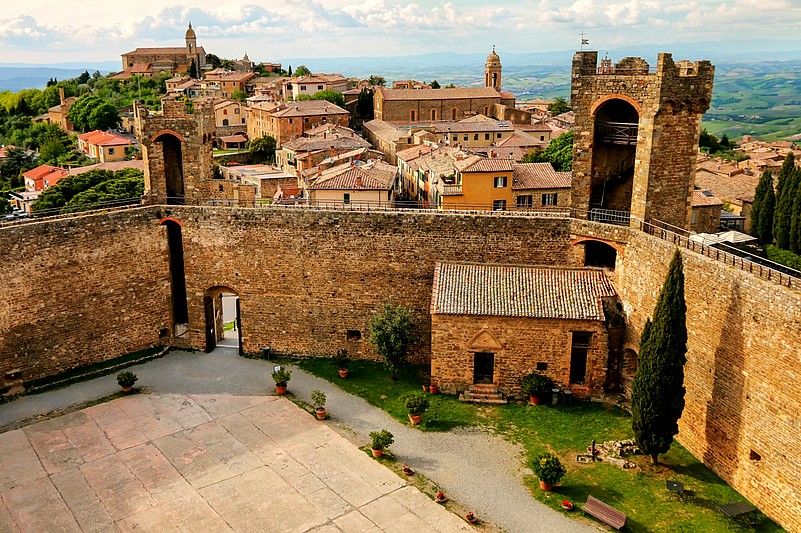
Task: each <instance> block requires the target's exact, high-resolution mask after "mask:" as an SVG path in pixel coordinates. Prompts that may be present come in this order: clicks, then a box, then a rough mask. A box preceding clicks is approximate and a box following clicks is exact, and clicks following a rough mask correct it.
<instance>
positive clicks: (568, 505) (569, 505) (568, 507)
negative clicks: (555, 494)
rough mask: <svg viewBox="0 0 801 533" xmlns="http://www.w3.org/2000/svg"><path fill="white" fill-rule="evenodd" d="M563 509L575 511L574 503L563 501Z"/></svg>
mask: <svg viewBox="0 0 801 533" xmlns="http://www.w3.org/2000/svg"><path fill="white" fill-rule="evenodd" d="M562 509H564V510H565V511H572V510H573V502H571V501H570V500H562Z"/></svg>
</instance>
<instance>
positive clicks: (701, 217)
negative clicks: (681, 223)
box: [690, 189, 723, 233]
mask: <svg viewBox="0 0 801 533" xmlns="http://www.w3.org/2000/svg"><path fill="white" fill-rule="evenodd" d="M722 209H723V202H721V201H720V199H719V198H717V197H715V195H714V194H713V193H712V192H711V191H708V190H701V189H695V190H694V191H693V198H692V212H691V213H690V230H691V231H694V232H696V233H716V232H718V231H720V215H721V210H722Z"/></svg>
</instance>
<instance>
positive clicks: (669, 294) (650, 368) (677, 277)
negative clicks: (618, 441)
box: [631, 249, 687, 464]
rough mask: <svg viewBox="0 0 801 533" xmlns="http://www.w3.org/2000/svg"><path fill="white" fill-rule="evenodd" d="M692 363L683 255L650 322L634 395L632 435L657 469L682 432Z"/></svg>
mask: <svg viewBox="0 0 801 533" xmlns="http://www.w3.org/2000/svg"><path fill="white" fill-rule="evenodd" d="M686 362H687V305H686V302H685V300H684V271H683V268H682V259H681V253H680V252H679V250H678V249H677V250H676V253H675V254H674V255H673V260H672V261H671V262H670V268H669V270H668V274H667V277H666V278H665V283H664V285H663V286H662V292H661V293H660V294H659V299H658V300H657V302H656V308H655V309H654V320H653V322H651V320H650V319H648V320H647V321H646V324H645V327H644V328H643V332H642V336H641V337H640V357H639V365H638V366H637V372H636V374H635V375H634V380H633V382H632V392H631V414H632V429H633V430H634V438H635V440H636V441H637V445H638V446H639V447H640V449H641V450H642V451H643V453H646V454H648V455H650V456H651V460H652V461H653V463H654V464H658V463H659V455H660V454H664V453H666V452H667V451H668V450H669V449H670V445H671V444H672V443H673V437H674V436H675V435H676V434H677V433H678V432H679V425H678V421H679V418H681V413H682V411H684V393H685V389H684V364H685V363H686Z"/></svg>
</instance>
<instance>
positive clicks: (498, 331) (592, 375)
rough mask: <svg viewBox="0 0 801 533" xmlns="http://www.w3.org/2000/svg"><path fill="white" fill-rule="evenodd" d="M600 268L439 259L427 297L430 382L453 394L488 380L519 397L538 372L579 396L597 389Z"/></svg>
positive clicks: (608, 288) (606, 285)
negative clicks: (527, 379) (522, 387)
mask: <svg viewBox="0 0 801 533" xmlns="http://www.w3.org/2000/svg"><path fill="white" fill-rule="evenodd" d="M615 298H616V292H615V289H614V287H612V284H611V282H610V281H609V279H608V278H607V277H606V274H605V273H604V272H603V271H602V270H600V269H589V268H583V269H581V268H551V267H535V266H518V265H497V264H477V263H457V262H437V263H436V265H435V267H434V282H433V288H432V295H431V309H430V311H431V383H432V384H438V385H439V386H440V388H441V389H442V391H443V392H446V393H449V394H457V393H459V392H462V391H464V390H467V389H469V388H470V387H471V386H473V385H474V384H492V385H495V386H496V387H498V388H499V389H500V390H501V391H502V392H503V393H505V394H507V395H512V396H518V397H519V396H520V395H521V392H520V380H521V378H522V377H523V376H525V375H526V374H530V373H532V372H538V373H541V374H544V375H546V376H548V377H550V378H551V379H552V380H553V382H554V384H555V386H557V387H559V388H562V389H569V390H571V391H572V392H573V394H575V395H576V396H587V395H593V394H598V393H600V392H602V390H603V386H604V384H605V382H606V372H607V367H608V361H609V346H608V345H609V340H608V339H609V332H608V330H607V326H606V315H605V312H604V303H603V301H604V299H609V300H614V299H615Z"/></svg>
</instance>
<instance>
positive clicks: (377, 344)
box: [368, 303, 417, 381]
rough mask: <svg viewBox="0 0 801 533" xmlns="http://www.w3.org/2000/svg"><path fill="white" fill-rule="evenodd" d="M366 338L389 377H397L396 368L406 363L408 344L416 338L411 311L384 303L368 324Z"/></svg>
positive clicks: (395, 378)
mask: <svg viewBox="0 0 801 533" xmlns="http://www.w3.org/2000/svg"><path fill="white" fill-rule="evenodd" d="M369 329H370V333H369V336H368V340H369V341H370V343H371V344H372V345H373V347H374V348H375V351H376V353H377V354H378V355H379V356H381V358H382V359H383V360H384V366H386V367H387V369H388V370H389V375H390V378H391V379H392V380H393V381H394V380H397V379H398V370H400V368H401V367H402V366H404V365H405V364H406V360H407V357H408V351H409V346H411V344H412V343H413V342H414V341H415V340H416V338H417V335H416V328H415V325H414V321H413V320H412V313H411V311H409V309H408V308H406V307H404V306H402V305H392V304H391V303H385V304H384V306H383V307H382V308H381V311H379V312H378V313H377V314H376V315H375V316H373V318H372V319H371V320H370V324H369Z"/></svg>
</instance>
